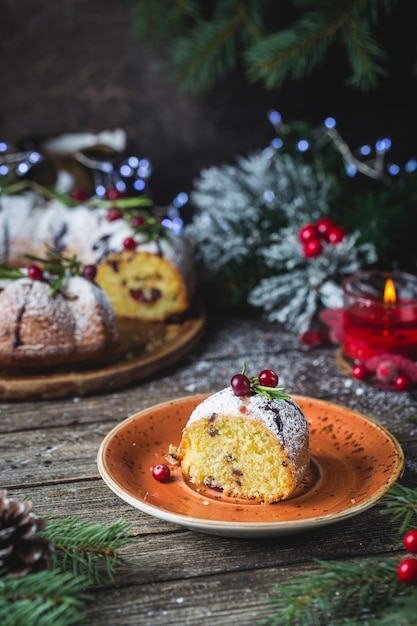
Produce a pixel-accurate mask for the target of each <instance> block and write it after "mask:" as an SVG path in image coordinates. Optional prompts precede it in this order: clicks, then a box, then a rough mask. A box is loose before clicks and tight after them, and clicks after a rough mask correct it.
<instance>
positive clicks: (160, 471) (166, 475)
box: [152, 463, 171, 483]
mask: <svg viewBox="0 0 417 626" xmlns="http://www.w3.org/2000/svg"><path fill="white" fill-rule="evenodd" d="M152 476H153V477H154V478H155V480H157V481H158V482H159V483H166V482H167V481H168V480H169V479H170V477H171V472H170V469H169V467H168V465H165V463H157V464H156V465H154V466H153V468H152Z"/></svg>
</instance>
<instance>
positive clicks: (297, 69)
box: [245, 13, 336, 89]
mask: <svg viewBox="0 0 417 626" xmlns="http://www.w3.org/2000/svg"><path fill="white" fill-rule="evenodd" d="M335 28H336V27H335V25H334V24H333V23H329V22H328V20H327V19H326V17H325V16H323V15H321V14H320V13H310V14H309V15H307V16H305V17H303V18H302V19H300V20H299V22H298V23H297V24H296V25H295V26H294V27H293V28H288V29H285V30H282V31H280V32H277V33H274V34H272V35H269V36H266V37H264V39H263V40H261V41H260V42H259V43H257V44H255V45H253V46H252V47H251V48H249V49H248V50H247V52H246V54H245V58H246V61H247V64H248V77H249V79H250V80H252V81H253V82H254V81H256V80H259V79H260V78H261V79H262V80H263V81H264V82H265V85H266V87H267V88H268V89H273V88H276V87H279V86H281V84H282V83H283V81H284V79H285V78H287V76H288V77H290V78H292V79H294V80H299V79H300V78H303V77H304V76H308V75H309V74H311V72H312V71H313V69H315V68H316V67H317V65H319V64H320V63H321V62H322V61H323V60H324V57H325V55H326V54H327V52H328V49H329V46H330V44H331V43H332V40H333V37H334V32H333V31H334V30H335Z"/></svg>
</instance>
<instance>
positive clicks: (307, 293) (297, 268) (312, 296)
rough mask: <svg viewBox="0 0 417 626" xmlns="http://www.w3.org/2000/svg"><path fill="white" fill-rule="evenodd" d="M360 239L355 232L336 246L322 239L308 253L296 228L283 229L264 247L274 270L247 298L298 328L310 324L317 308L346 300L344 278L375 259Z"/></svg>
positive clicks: (272, 317) (269, 317)
mask: <svg viewBox="0 0 417 626" xmlns="http://www.w3.org/2000/svg"><path fill="white" fill-rule="evenodd" d="M358 239H359V233H353V234H352V235H348V236H346V237H345V238H344V239H343V240H342V241H341V242H340V243H338V244H337V246H334V245H330V244H326V243H324V244H323V251H322V253H321V254H320V255H318V256H316V257H314V258H306V257H305V256H304V255H303V253H302V246H301V244H300V242H299V240H298V236H297V232H296V231H294V229H292V228H284V229H282V230H281V232H280V233H277V234H275V236H274V242H273V243H271V245H270V247H269V249H268V251H267V252H266V251H263V252H262V254H265V255H266V257H265V264H266V265H267V266H268V268H269V269H270V275H269V276H267V277H265V278H263V279H261V281H260V282H259V283H258V284H257V285H256V286H255V287H254V288H253V289H252V290H251V291H250V293H249V295H248V302H249V303H250V304H251V305H252V306H254V307H257V308H259V309H261V310H262V312H263V314H264V317H265V318H266V319H267V320H269V321H271V322H280V323H282V324H284V326H286V327H288V328H289V329H291V330H293V331H294V332H303V331H304V330H307V329H308V328H309V327H310V325H311V322H312V321H313V319H314V317H315V315H316V313H317V311H318V310H320V309H323V308H339V307H341V306H342V288H341V281H342V279H343V278H344V277H346V276H348V275H349V274H353V273H354V272H356V271H358V270H359V269H360V268H361V267H363V265H367V264H368V265H369V264H371V263H373V262H375V261H376V254H375V250H374V247H373V246H372V245H370V244H362V245H358V243H357V242H358Z"/></svg>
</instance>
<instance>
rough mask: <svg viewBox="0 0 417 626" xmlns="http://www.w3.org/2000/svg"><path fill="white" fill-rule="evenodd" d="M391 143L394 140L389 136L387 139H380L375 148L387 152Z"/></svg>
mask: <svg viewBox="0 0 417 626" xmlns="http://www.w3.org/2000/svg"><path fill="white" fill-rule="evenodd" d="M391 145H392V141H391V139H389V138H388V137H385V139H378V141H377V142H376V143H375V150H376V151H377V152H378V153H380V154H382V153H383V152H387V151H388V150H389V149H390V148H391Z"/></svg>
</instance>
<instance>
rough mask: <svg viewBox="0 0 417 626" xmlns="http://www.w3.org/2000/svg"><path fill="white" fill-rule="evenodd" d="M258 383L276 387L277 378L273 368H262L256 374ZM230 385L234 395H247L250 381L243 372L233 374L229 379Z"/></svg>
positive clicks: (249, 390)
mask: <svg viewBox="0 0 417 626" xmlns="http://www.w3.org/2000/svg"><path fill="white" fill-rule="evenodd" d="M258 381H259V384H260V385H262V386H263V387H271V388H274V387H277V386H278V382H279V378H278V374H276V373H275V372H274V371H273V370H262V371H261V372H259V374H258ZM230 386H231V388H232V389H233V393H234V394H235V396H248V395H249V394H250V392H251V390H252V382H251V380H250V378H249V377H248V376H246V375H245V374H235V375H234V376H232V378H231V379H230Z"/></svg>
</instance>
